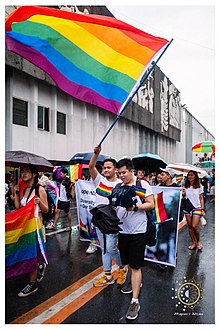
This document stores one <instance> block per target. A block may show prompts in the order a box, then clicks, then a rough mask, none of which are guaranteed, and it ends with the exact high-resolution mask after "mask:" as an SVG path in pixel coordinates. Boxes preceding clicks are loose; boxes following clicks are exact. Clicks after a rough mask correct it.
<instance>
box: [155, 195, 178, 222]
mask: <svg viewBox="0 0 220 330" xmlns="http://www.w3.org/2000/svg"><path fill="white" fill-rule="evenodd" d="M168 220H173V218H170V219H168V216H167V213H166V209H165V205H164V201H163V192H160V193H159V194H154V210H153V222H154V223H155V224H158V223H161V222H164V221H168Z"/></svg>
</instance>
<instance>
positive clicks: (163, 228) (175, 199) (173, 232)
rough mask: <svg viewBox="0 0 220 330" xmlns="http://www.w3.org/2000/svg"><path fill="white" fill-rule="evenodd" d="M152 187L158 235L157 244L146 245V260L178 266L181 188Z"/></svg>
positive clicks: (154, 217) (154, 218)
mask: <svg viewBox="0 0 220 330" xmlns="http://www.w3.org/2000/svg"><path fill="white" fill-rule="evenodd" d="M151 188H152V190H153V193H154V202H155V209H154V210H153V221H154V223H155V225H156V231H157V237H156V244H155V246H151V247H149V246H146V249H145V260H147V261H152V262H156V263H160V264H163V265H168V266H173V267H176V252H177V241H178V223H179V215H180V204H181V197H182V193H181V189H180V188H178V187H161V186H152V187H151Z"/></svg>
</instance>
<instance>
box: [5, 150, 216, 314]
mask: <svg viewBox="0 0 220 330" xmlns="http://www.w3.org/2000/svg"><path fill="white" fill-rule="evenodd" d="M100 152H101V147H99V146H96V147H95V148H94V154H93V156H92V158H91V160H90V163H89V175H88V173H87V174H83V175H82V178H81V179H84V180H91V181H92V182H93V183H94V187H95V189H96V204H97V205H99V204H109V198H108V197H107V196H103V195H100V194H99V193H98V191H99V189H98V188H99V186H100V184H102V185H104V186H105V187H108V188H109V189H110V190H111V191H112V190H113V189H114V188H115V187H116V186H118V185H120V186H135V185H136V182H137V180H140V182H141V186H142V188H144V189H145V191H146V192H145V196H144V199H143V200H141V199H140V198H139V197H138V196H137V203H136V204H135V205H133V206H131V207H129V208H124V207H121V206H118V207H117V209H116V212H117V216H118V218H119V219H120V220H121V221H122V226H121V229H122V230H121V231H120V232H119V233H118V234H106V244H104V240H103V234H102V233H101V231H100V230H99V228H97V227H96V228H95V229H96V234H97V237H98V240H99V243H100V247H101V250H102V266H103V271H104V274H103V276H101V278H99V279H98V280H96V281H95V282H94V283H93V286H94V287H100V286H105V285H110V284H113V283H114V282H115V280H114V278H113V275H112V261H113V260H114V261H115V263H116V265H118V277H117V284H118V285H119V286H121V292H122V293H132V299H131V302H130V305H129V308H128V311H127V314H126V318H127V319H131V320H132V319H135V318H137V317H138V315H139V310H140V302H139V294H140V290H141V286H142V270H141V269H142V266H143V263H144V251H145V246H146V229H147V217H146V211H150V210H152V209H154V198H153V192H152V188H151V187H152V186H157V185H159V186H163V187H164V186H165V187H180V189H181V190H182V204H181V205H182V206H181V209H182V217H183V216H185V219H186V221H187V225H188V232H189V236H190V238H191V240H192V244H191V245H189V247H188V248H189V250H194V249H196V248H197V249H198V251H201V252H202V249H203V245H202V243H201V239H200V232H199V222H200V218H201V217H202V216H203V217H204V216H205V202H206V194H205V198H204V192H207V190H206V187H205V186H204V180H203V182H202V181H201V179H200V178H199V176H198V173H197V172H195V171H192V170H190V171H189V172H188V173H187V175H186V177H185V178H184V179H183V180H182V182H179V183H178V182H177V180H175V172H174V170H173V169H172V168H169V167H166V168H160V169H157V171H155V172H151V173H148V174H147V175H146V173H145V171H144V170H143V169H138V170H137V171H135V169H134V166H133V163H132V160H131V159H129V158H122V159H121V160H119V161H118V162H117V161H116V160H115V159H113V158H108V159H105V161H104V164H103V167H102V166H100V165H99V164H97V159H98V156H99V154H100ZM20 174H21V178H20V179H19V182H18V184H15V179H14V177H13V176H12V174H11V173H6V180H5V208H6V213H7V212H11V211H13V210H14V209H18V208H22V207H23V206H24V205H26V204H27V203H28V202H29V201H30V200H31V199H32V198H35V200H34V203H35V204H38V205H39V208H40V213H41V214H44V213H46V212H47V211H48V201H47V194H46V191H45V190H48V191H50V192H52V194H51V195H52V196H53V198H54V201H55V204H56V213H55V217H54V221H53V222H49V223H47V224H46V223H44V221H43V218H42V217H41V220H42V226H46V228H47V229H48V230H55V229H56V225H57V222H58V220H59V218H60V215H61V211H62V210H63V211H64V212H65V213H66V215H67V222H68V226H67V227H66V231H71V223H72V216H71V212H70V200H71V198H72V189H73V185H72V182H71V181H70V179H69V175H68V170H67V169H66V168H61V171H60V175H61V178H60V180H57V179H56V178H54V177H53V174H51V173H43V172H38V170H37V168H36V167H35V166H33V165H25V166H23V167H22V168H21V171H20ZM211 179H212V180H211V182H210V194H211V192H212V193H213V191H214V187H215V171H214V170H213V171H212V178H211ZM58 181H59V182H58ZM37 185H38V186H39V188H38V190H39V192H38V194H37V193H36V187H37ZM36 195H37V196H39V197H36ZM213 199H214V197H212V199H211V200H213ZM180 214H181V213H180ZM180 216H181V215H180ZM180 220H182V219H180ZM96 250H97V247H96V246H95V245H94V244H93V243H91V244H90V245H89V247H88V249H87V250H86V252H87V253H94V252H95V251H96ZM45 268H46V264H45V263H44V262H42V263H39V264H38V265H37V266H36V269H34V270H33V272H31V273H30V274H29V281H28V283H27V285H26V286H25V287H24V288H23V289H22V290H21V291H20V292H19V293H18V296H19V297H26V296H28V295H30V294H32V293H34V292H36V291H37V290H38V284H39V282H40V281H41V280H42V279H43V276H44V272H45ZM126 279H127V280H126Z"/></svg>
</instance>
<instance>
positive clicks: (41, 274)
mask: <svg viewBox="0 0 220 330" xmlns="http://www.w3.org/2000/svg"><path fill="white" fill-rule="evenodd" d="M46 267H47V265H46V264H45V262H43V263H40V264H39V266H38V270H37V282H41V281H42V279H43V278H44V273H45V269H46Z"/></svg>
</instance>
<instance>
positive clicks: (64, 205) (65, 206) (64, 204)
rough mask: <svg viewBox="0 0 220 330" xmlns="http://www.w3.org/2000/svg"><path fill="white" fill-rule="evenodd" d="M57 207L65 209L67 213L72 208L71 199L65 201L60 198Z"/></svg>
mask: <svg viewBox="0 0 220 330" xmlns="http://www.w3.org/2000/svg"><path fill="white" fill-rule="evenodd" d="M57 208H58V209H59V210H63V211H64V212H65V213H68V212H69V210H70V201H67V202H64V201H60V200H59V199H58V204H57Z"/></svg>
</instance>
